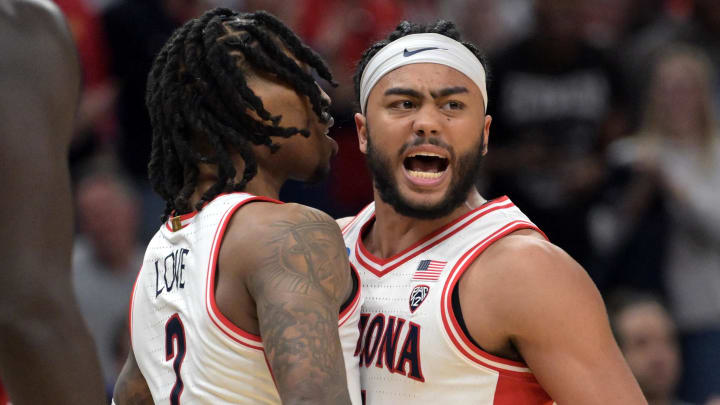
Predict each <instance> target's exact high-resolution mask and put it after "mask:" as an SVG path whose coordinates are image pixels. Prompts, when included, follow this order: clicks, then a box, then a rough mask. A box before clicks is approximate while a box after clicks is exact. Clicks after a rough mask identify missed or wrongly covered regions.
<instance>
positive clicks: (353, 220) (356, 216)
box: [340, 203, 373, 235]
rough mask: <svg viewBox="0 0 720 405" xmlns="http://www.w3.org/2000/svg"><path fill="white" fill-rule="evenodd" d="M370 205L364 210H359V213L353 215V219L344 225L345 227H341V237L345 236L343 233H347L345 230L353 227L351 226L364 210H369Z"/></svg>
mask: <svg viewBox="0 0 720 405" xmlns="http://www.w3.org/2000/svg"><path fill="white" fill-rule="evenodd" d="M372 204H373V203H369V204H368V205H366V206H365V208H363V209H361V210H360V212H358V213H357V215H355V218H353V219H352V220H351V221H350V222H348V223H347V224H345V226H343V227H342V229H341V230H340V232H341V233H342V234H343V235H345V232H347V230H348V229H350V227H351V226H353V225H354V224H355V222H357V220H358V219H359V218H360V216H361V215H362V214H363V213H364V212H365V210H367V209H368V208H370V206H371V205H372Z"/></svg>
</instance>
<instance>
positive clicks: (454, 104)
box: [443, 100, 465, 110]
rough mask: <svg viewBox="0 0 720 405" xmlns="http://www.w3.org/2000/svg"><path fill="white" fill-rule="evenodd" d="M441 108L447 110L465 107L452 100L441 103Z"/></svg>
mask: <svg viewBox="0 0 720 405" xmlns="http://www.w3.org/2000/svg"><path fill="white" fill-rule="evenodd" d="M443 108H445V109H448V110H462V109H463V108H465V104H463V103H461V102H459V101H454V100H453V101H448V102H447V103H445V104H443Z"/></svg>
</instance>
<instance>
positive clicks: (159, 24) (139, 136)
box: [104, 0, 208, 180]
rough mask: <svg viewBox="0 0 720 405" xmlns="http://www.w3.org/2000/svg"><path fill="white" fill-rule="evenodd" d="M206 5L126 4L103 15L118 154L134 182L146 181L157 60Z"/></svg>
mask: <svg viewBox="0 0 720 405" xmlns="http://www.w3.org/2000/svg"><path fill="white" fill-rule="evenodd" d="M207 6H208V4H207V3H206V2H205V1H203V0H124V1H120V2H118V3H116V4H114V5H113V6H111V7H110V8H108V9H107V11H106V12H105V14H104V23H105V32H106V33H107V38H108V41H109V43H110V49H111V60H112V65H111V66H112V72H113V74H114V75H115V77H116V79H117V81H118V86H119V94H118V104H117V117H118V121H119V124H120V131H121V134H120V139H119V144H118V152H119V156H120V159H121V162H122V163H123V166H124V169H125V170H127V171H128V173H130V175H132V176H133V177H134V178H137V179H143V180H144V179H146V178H147V162H148V160H149V156H150V135H151V133H152V132H151V131H152V130H151V128H150V118H149V117H148V115H147V112H146V110H145V82H146V80H147V75H148V72H149V71H150V66H151V65H152V61H153V60H154V59H155V55H156V54H157V52H158V51H159V50H160V48H161V47H162V45H163V44H164V43H165V41H166V40H167V39H168V38H169V37H170V34H171V33H172V32H173V30H174V29H175V28H177V27H179V26H180V25H181V24H182V23H184V22H185V21H187V20H188V19H190V18H193V17H196V16H197V15H199V14H200V13H201V12H202V11H203V10H204V9H205V8H206V7H207Z"/></svg>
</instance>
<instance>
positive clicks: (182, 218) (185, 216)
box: [165, 191, 283, 232]
mask: <svg viewBox="0 0 720 405" xmlns="http://www.w3.org/2000/svg"><path fill="white" fill-rule="evenodd" d="M230 194H247V195H252V194H250V193H246V192H245V191H233V192H230V193H220V194H218V195H216V196H215V197H214V198H213V199H212V200H210V201H205V202H204V203H203V208H205V206H206V205H208V204H210V203H211V202H213V201H215V200H216V199H217V198H220V197H222V196H224V195H230ZM258 198H262V199H263V200H264V201H270V202H274V203H278V204H283V202H282V201H279V200H276V199H274V198H270V197H258ZM198 212H200V211H197V210H195V211H192V212H188V213H187V214H182V215H180V222H182V221H187V220H188V219H190V218H192V217H194V216H195V215H197V214H198ZM173 214H174V211H173V213H171V214H170V218H172V217H173ZM170 218H168V220H167V221H165V228H167V230H168V231H170V232H177V231H173V229H172V227H170ZM187 225H188V224H184V225H182V226H181V227H180V229H183V228H185V227H186V226H187ZM180 229H178V231H179V230H180Z"/></svg>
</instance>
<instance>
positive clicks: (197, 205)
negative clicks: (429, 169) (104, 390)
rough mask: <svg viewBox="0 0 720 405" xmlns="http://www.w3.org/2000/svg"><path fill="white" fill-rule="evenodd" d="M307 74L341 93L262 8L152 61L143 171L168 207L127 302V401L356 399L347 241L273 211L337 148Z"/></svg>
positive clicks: (307, 216) (187, 30) (354, 292)
mask: <svg viewBox="0 0 720 405" xmlns="http://www.w3.org/2000/svg"><path fill="white" fill-rule="evenodd" d="M313 70H314V71H315V72H316V73H317V74H318V75H319V76H320V77H321V78H323V79H325V80H326V81H328V82H330V83H333V81H332V76H331V74H330V72H329V70H328V68H327V66H326V65H325V63H324V62H323V61H322V60H321V59H320V58H319V57H318V55H317V54H316V53H315V52H313V51H312V50H310V49H309V48H308V47H307V46H305V45H304V44H303V43H302V42H301V41H300V39H299V38H298V37H297V36H296V35H295V34H294V33H293V32H292V31H290V29H288V28H287V27H286V26H285V25H283V24H282V23H281V22H280V21H279V20H277V19H275V18H274V17H273V16H271V15H269V14H267V13H264V12H257V13H250V14H238V13H235V12H233V11H230V10H227V9H215V10H212V11H209V12H207V13H206V14H204V15H203V16H201V17H200V18H198V19H195V20H192V21H190V22H188V23H186V24H185V25H184V26H183V27H181V28H180V29H179V30H177V31H176V32H175V33H174V34H173V36H172V37H171V38H170V40H169V41H168V42H167V44H166V45H165V47H164V48H163V49H162V50H161V52H160V53H159V55H158V56H157V59H156V60H155V63H154V65H153V68H152V71H151V72H150V75H149V80H148V88H147V106H148V110H149V112H150V117H151V121H152V124H153V129H154V132H153V150H152V156H151V161H150V164H149V172H150V180H151V182H152V184H153V187H154V188H155V190H156V191H157V192H158V193H159V194H160V195H161V196H162V197H163V198H164V199H165V201H166V202H167V208H166V210H165V216H164V218H163V221H164V223H163V225H162V226H161V228H160V230H159V231H158V232H157V234H156V235H155V237H154V238H153V239H152V241H151V242H150V244H149V246H148V249H147V253H146V255H145V259H144V263H143V266H142V269H141V270H140V273H139V275H138V279H137V282H136V285H135V289H134V292H133V295H132V298H131V304H130V305H131V306H130V335H131V343H132V350H131V353H130V355H129V358H128V361H127V363H126V365H125V367H124V369H123V371H122V373H121V376H120V378H119V380H118V382H117V385H116V389H115V395H114V401H115V402H116V403H117V404H118V405H124V404H136V403H170V404H180V403H203V404H221V403H222V404H224V403H268V404H274V403H280V402H281V401H282V403H288V404H291V403H301V402H302V403H318V404H348V403H351V402H352V403H355V404H359V403H360V388H359V370H358V365H357V362H356V361H353V359H352V353H353V350H354V348H355V344H356V342H357V338H358V327H357V322H358V319H359V304H360V301H359V296H360V291H359V283H358V278H357V275H356V274H352V273H351V271H352V270H351V269H350V267H349V264H348V260H347V252H346V251H345V248H344V246H343V243H342V237H341V234H340V231H339V229H338V228H337V225H336V224H335V222H334V221H333V220H332V219H331V218H330V217H328V216H327V215H325V214H323V213H321V212H319V211H316V210H314V209H311V208H309V207H304V206H300V205H296V204H282V203H280V202H279V201H277V198H278V194H279V191H280V187H281V186H282V184H283V183H284V182H285V180H287V179H296V180H301V181H313V180H317V179H318V178H320V177H322V176H323V175H325V174H327V173H328V172H329V161H330V158H331V157H332V156H333V155H334V154H335V152H336V150H337V149H336V148H337V144H336V143H335V142H334V141H332V140H331V139H330V138H329V137H327V131H328V128H329V127H330V126H331V125H332V118H331V117H330V116H329V114H328V112H327V110H328V107H329V104H330V100H329V97H328V96H327V94H325V93H324V92H323V91H322V89H321V88H320V87H319V86H318V84H317V82H316V81H315V79H314V78H313V75H312V73H311V72H312V71H313ZM344 355H345V356H347V360H348V362H347V365H348V366H347V369H346V366H345V362H344Z"/></svg>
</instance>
